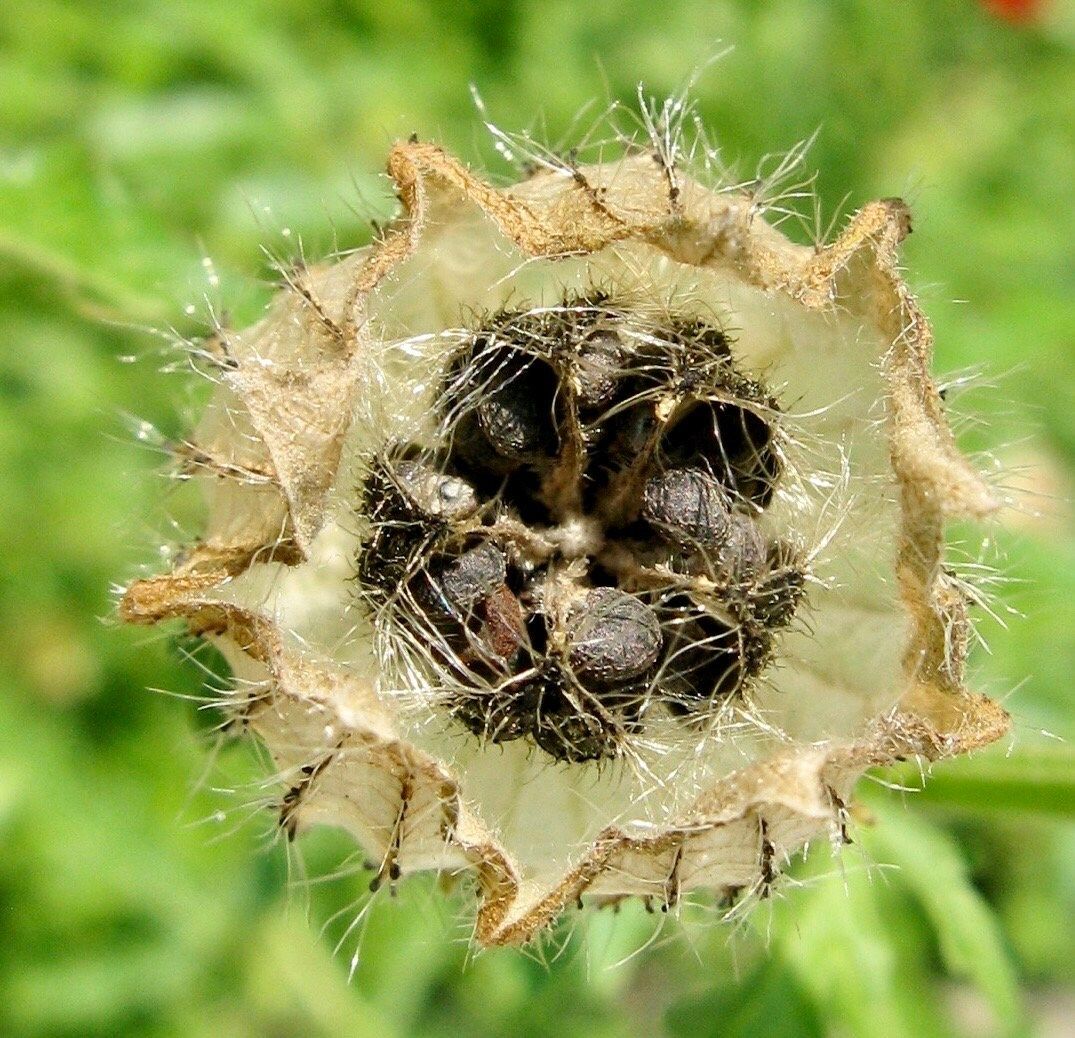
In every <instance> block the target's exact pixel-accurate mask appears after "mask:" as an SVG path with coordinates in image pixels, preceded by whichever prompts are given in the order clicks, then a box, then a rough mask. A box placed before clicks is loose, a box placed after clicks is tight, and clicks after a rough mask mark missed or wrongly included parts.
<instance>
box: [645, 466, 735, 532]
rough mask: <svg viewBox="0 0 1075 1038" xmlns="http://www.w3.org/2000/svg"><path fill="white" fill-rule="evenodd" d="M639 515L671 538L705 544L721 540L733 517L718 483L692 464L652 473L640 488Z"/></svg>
mask: <svg viewBox="0 0 1075 1038" xmlns="http://www.w3.org/2000/svg"><path fill="white" fill-rule="evenodd" d="M642 516H643V518H645V519H646V520H648V521H649V522H650V523H651V524H652V525H653V526H655V527H657V528H658V529H659V530H661V531H663V532H664V533H665V534H667V535H668V536H669V537H670V538H671V539H672V540H675V541H677V542H680V543H682V544H685V545H688V546H698V547H704V548H712V547H718V546H719V545H721V544H723V543H724V542H725V541H726V540H727V537H728V527H729V525H730V524H731V521H732V520H731V514H730V512H729V509H728V499H727V496H726V494H725V493H724V490H723V489H722V488H721V486H720V484H719V483H718V482H717V481H716V480H715V479H714V478H713V477H712V476H710V475H708V474H707V473H705V472H703V471H701V470H700V469H695V468H682V469H671V470H670V471H668V472H662V473H661V474H660V475H657V476H654V477H653V478H652V479H651V480H650V481H649V482H648V483H647V484H646V488H645V491H644V492H643V496H642Z"/></svg>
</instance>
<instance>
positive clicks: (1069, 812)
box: [882, 746, 1075, 819]
mask: <svg viewBox="0 0 1075 1038" xmlns="http://www.w3.org/2000/svg"><path fill="white" fill-rule="evenodd" d="M882 777H883V778H884V780H885V781H893V782H896V783H897V784H899V785H901V786H905V787H908V788H911V789H914V790H916V792H915V799H916V801H918V800H921V801H922V802H924V803H928V804H937V805H940V806H946V807H959V808H969V809H971V810H974V811H983V812H990V811H1026V812H1032V813H1040V814H1047V815H1056V816H1059V817H1061V818H1069V819H1070V818H1075V752H1073V751H1072V750H1071V749H1070V748H1068V747H1067V746H1056V747H1035V748H1033V749H1031V748H1026V749H1020V750H1017V751H1015V752H1013V753H1011V754H1010V755H1005V754H1003V753H1002V752H998V751H997V750H989V751H987V752H983V753H979V754H976V755H974V756H972V757H963V758H961V759H959V760H954V761H946V762H944V763H943V764H938V765H935V766H934V767H933V768H932V769H931V770H930V773H929V775H928V777H927V778H926V782H925V784H924V785H923V783H922V775H921V772H920V771H919V770H918V768H917V766H915V765H904V766H901V767H900V768H897V769H892V768H888V769H885V771H884V772H883V773H882Z"/></svg>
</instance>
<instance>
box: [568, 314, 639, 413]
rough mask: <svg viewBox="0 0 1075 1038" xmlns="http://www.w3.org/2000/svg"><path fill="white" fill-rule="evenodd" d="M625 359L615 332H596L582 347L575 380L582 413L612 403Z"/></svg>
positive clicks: (622, 347) (621, 345) (576, 365)
mask: <svg viewBox="0 0 1075 1038" xmlns="http://www.w3.org/2000/svg"><path fill="white" fill-rule="evenodd" d="M625 356H626V353H625V350H624V346H623V343H622V342H621V341H620V337H619V336H618V335H616V333H615V332H597V333H596V334H594V335H592V336H591V337H590V338H589V339H587V340H585V342H583V343H582V344H581V345H580V347H579V354H578V359H577V361H576V364H575V377H576V379H577V380H578V401H579V407H580V408H581V409H582V410H584V411H591V412H592V411H596V410H598V409H600V408H602V407H608V405H609V404H611V403H612V401H613V399H614V398H615V395H616V388H617V384H618V383H619V381H620V378H621V376H622V374H623V370H624V367H625Z"/></svg>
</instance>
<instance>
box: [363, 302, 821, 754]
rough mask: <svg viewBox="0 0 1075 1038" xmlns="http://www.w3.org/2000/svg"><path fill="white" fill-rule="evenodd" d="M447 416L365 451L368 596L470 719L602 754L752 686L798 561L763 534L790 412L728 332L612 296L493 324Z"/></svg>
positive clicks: (447, 403) (555, 748) (797, 579)
mask: <svg viewBox="0 0 1075 1038" xmlns="http://www.w3.org/2000/svg"><path fill="white" fill-rule="evenodd" d="M437 410H438V423H437V433H436V436H435V437H434V438H435V440H436V441H437V446H436V447H426V448H423V447H422V446H420V445H418V444H415V443H410V444H393V445H390V446H389V447H387V448H386V449H384V450H382V451H380V452H379V453H378V454H377V455H376V456H375V457H374V458H373V459H372V460H371V463H370V466H369V471H368V474H367V475H366V477H365V480H364V485H363V488H362V493H361V496H360V512H361V513H362V514H364V515H365V516H367V517H368V519H369V532H368V533H367V536H366V538H365V539H364V542H363V544H362V545H361V549H360V552H359V560H358V582H359V589H360V593H361V595H362V597H363V598H364V599H365V600H366V601H367V602H368V604H369V605H370V607H371V608H372V609H373V610H375V611H376V612H378V613H380V614H382V623H381V629H382V630H383V631H386V632H388V636H389V637H391V638H399V636H400V631H401V630H406V631H407V632H408V639H409V641H410V642H411V644H413V645H415V646H417V647H421V649H422V650H423V651H425V652H427V653H428V662H429V664H430V666H429V671H430V675H431V680H430V687H431V689H437V688H441V689H445V691H444V692H443V693H442V694H441V695H440V700H441V703H442V704H443V705H445V706H446V707H447V709H448V710H449V711H450V712H451V714H452V716H454V717H455V718H456V719H457V720H458V721H459V722H460V723H462V724H463V725H464V726H466V728H468V729H469V730H470V731H471V732H473V733H474V734H475V735H477V736H478V737H479V738H480V739H482V740H486V741H489V742H494V743H500V742H506V741H509V740H514V739H520V738H528V739H530V740H532V742H533V743H535V744H536V745H537V746H539V747H541V749H542V750H544V751H545V752H546V753H547V754H549V755H550V756H552V757H553V758H555V759H556V760H559V761H566V762H580V761H585V760H591V759H602V758H613V757H616V756H618V755H619V754H620V753H621V752H622V751H623V748H624V746H625V744H626V741H627V739H628V737H629V736H631V735H636V734H638V733H639V732H641V731H643V730H644V727H645V724H646V719H647V717H649V716H652V715H653V714H654V713H655V712H661V711H664V712H671V713H672V714H675V715H678V716H684V717H687V718H692V719H698V718H700V717H704V716H705V715H706V714H707V713H709V712H711V711H712V710H713V708H714V706H715V704H717V703H720V702H722V701H723V700H725V699H726V698H727V697H729V696H733V695H736V694H738V693H741V692H742V691H743V690H744V686H745V685H746V684H747V683H748V682H749V681H751V680H752V679H753V678H756V677H757V676H758V675H759V674H760V673H761V672H762V670H763V669H764V668H765V666H766V664H767V663H768V662H769V660H770V658H771V655H772V650H773V643H774V636H775V633H776V632H777V631H778V630H779V629H780V628H782V627H785V626H787V625H788V624H789V623H790V622H791V620H792V618H793V616H794V614H795V609H796V606H797V605H798V604H799V601H800V599H801V597H802V595H803V592H804V590H805V581H806V570H805V565H804V563H803V561H801V560H800V559H799V557H798V553H797V552H796V551H795V549H794V548H792V547H790V546H789V545H788V544H787V543H785V542H778V541H774V540H767V539H766V538H765V536H764V535H763V534H762V532H761V530H760V528H759V526H758V522H757V520H758V518H759V516H760V515H761V514H762V513H763V512H764V510H765V508H766V507H767V505H768V504H769V502H770V501H771V500H772V497H773V493H774V490H775V487H776V484H777V482H778V480H779V478H780V470H781V460H780V457H781V451H780V440H781V435H782V434H781V428H780V419H781V411H780V408H779V406H778V404H777V402H776V400H775V399H774V398H773V396H772V394H771V393H770V392H769V391H768V389H767V388H766V387H765V386H763V385H762V384H761V383H759V382H758V381H755V380H752V379H748V378H746V377H745V376H744V375H742V374H741V373H740V372H739V371H737V369H736V367H735V364H734V362H733V358H732V352H731V349H730V346H729V342H728V339H727V337H726V336H725V334H724V333H723V332H722V331H721V330H720V329H719V328H717V327H715V326H711V325H708V324H705V323H702V322H701V321H698V320H692V321H683V320H675V319H674V318H667V319H666V321H665V323H664V324H660V323H653V322H652V321H648V320H645V319H643V318H642V316H641V315H638V314H632V313H631V312H630V310H629V308H627V307H618V306H616V305H615V303H614V302H613V301H612V300H610V299H608V298H607V297H605V296H604V295H602V294H599V293H595V294H592V295H591V296H589V297H587V298H571V299H568V300H565V301H564V302H563V304H562V305H560V306H555V307H547V308H541V309H537V310H528V311H527V310H504V311H501V312H499V313H497V314H495V315H493V316H492V317H490V318H489V319H488V320H487V321H486V322H485V323H484V324H483V326H482V327H481V328H478V329H475V330H473V331H472V332H471V334H470V335H469V336H468V337H467V339H466V341H465V343H464V345H463V346H462V347H461V348H459V349H458V351H457V353H456V354H455V356H453V357H452V358H451V359H450V360H449V363H448V365H447V375H446V376H445V379H444V385H443V388H442V392H441V393H440V397H439V401H438V405H437ZM438 674H439V675H441V677H440V679H439V680H438V679H437V678H436V677H435V675H438ZM445 674H447V675H449V676H450V680H449V681H447V682H445V680H444V675H445Z"/></svg>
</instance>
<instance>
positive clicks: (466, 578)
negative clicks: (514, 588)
mask: <svg viewBox="0 0 1075 1038" xmlns="http://www.w3.org/2000/svg"><path fill="white" fill-rule="evenodd" d="M506 579H507V559H506V558H505V557H504V553H503V552H502V551H501V550H500V549H499V548H498V547H497V546H496V545H495V544H490V543H489V542H488V541H484V542H482V543H481V544H479V545H478V546H477V547H476V548H471V549H470V551H467V552H464V553H463V554H462V555H460V556H459V558H458V559H456V560H455V562H453V563H452V564H451V565H450V566H449V567H448V568H447V569H446V570H445V571H444V573H443V574H442V575H441V578H440V585H441V587H442V588H443V590H444V594H445V596H446V597H447V599H448V601H450V602H451V603H452V605H454V606H455V607H456V608H458V609H460V610H462V611H463V612H469V611H470V610H471V609H473V608H474V605H475V604H476V603H477V602H478V601H479V600H480V599H483V598H486V597H488V596H489V595H491V594H493V592H494V591H496V590H497V589H498V588H499V587H500V586H501V585H503V583H504V581H505V580H506Z"/></svg>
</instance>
